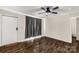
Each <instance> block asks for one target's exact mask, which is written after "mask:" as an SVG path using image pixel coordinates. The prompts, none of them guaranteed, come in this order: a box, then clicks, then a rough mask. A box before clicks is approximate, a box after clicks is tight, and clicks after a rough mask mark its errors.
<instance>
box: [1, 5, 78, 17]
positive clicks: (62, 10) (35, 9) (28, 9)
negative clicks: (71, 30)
mask: <svg viewBox="0 0 79 59" xmlns="http://www.w3.org/2000/svg"><path fill="white" fill-rule="evenodd" d="M0 8H6V9H12V10H15V11H19V12H22V13H25V14H31V15H39V14H38V13H39V12H42V11H41V6H0ZM55 11H57V12H58V14H69V13H75V12H79V6H60V7H59V9H58V10H55ZM40 16H41V15H40Z"/></svg>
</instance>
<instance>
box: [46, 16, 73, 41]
mask: <svg viewBox="0 0 79 59" xmlns="http://www.w3.org/2000/svg"><path fill="white" fill-rule="evenodd" d="M70 22H71V21H70V18H69V16H67V15H66V16H49V17H46V21H45V29H46V30H45V34H46V36H47V37H51V38H55V39H58V40H62V41H66V42H72V38H71V23H70Z"/></svg>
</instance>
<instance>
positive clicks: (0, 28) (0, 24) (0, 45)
mask: <svg viewBox="0 0 79 59" xmlns="http://www.w3.org/2000/svg"><path fill="white" fill-rule="evenodd" d="M1 23H2V22H1V15H0V46H1V32H2V31H1Z"/></svg>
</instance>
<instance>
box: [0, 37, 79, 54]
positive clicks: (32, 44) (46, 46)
mask: <svg viewBox="0 0 79 59" xmlns="http://www.w3.org/2000/svg"><path fill="white" fill-rule="evenodd" d="M78 45H79V42H78V41H76V40H75V38H73V43H71V44H70V43H66V42H63V41H59V40H55V39H52V38H48V37H42V38H38V39H35V40H34V41H28V42H20V43H15V44H10V45H6V46H2V47H0V52H1V53H52V52H54V53H71V52H72V53H74V52H79V46H78Z"/></svg>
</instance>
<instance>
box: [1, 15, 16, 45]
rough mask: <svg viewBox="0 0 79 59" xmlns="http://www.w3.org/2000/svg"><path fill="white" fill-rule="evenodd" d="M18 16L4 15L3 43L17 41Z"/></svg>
mask: <svg viewBox="0 0 79 59" xmlns="http://www.w3.org/2000/svg"><path fill="white" fill-rule="evenodd" d="M16 28H17V18H15V17H9V16H2V45H5V44H10V43H14V42H17V30H16Z"/></svg>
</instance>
